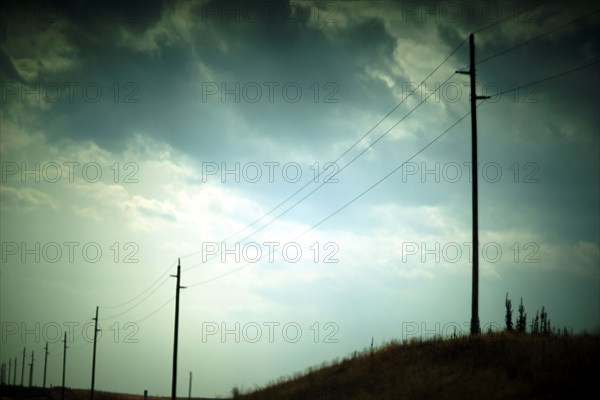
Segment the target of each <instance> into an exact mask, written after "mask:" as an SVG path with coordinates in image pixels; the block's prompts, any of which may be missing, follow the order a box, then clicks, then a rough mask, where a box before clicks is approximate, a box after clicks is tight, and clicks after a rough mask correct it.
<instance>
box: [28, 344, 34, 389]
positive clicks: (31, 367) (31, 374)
mask: <svg viewBox="0 0 600 400" xmlns="http://www.w3.org/2000/svg"><path fill="white" fill-rule="evenodd" d="M33 361H34V359H33V350H31V363H30V364H29V387H31V386H32V384H33Z"/></svg>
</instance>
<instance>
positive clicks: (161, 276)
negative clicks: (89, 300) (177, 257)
mask: <svg viewBox="0 0 600 400" xmlns="http://www.w3.org/2000/svg"><path fill="white" fill-rule="evenodd" d="M174 266H175V263H173V264H171V265H170V266H169V268H167V269H166V270H165V271H164V272H163V273H162V274H161V275H160V276H159V277H158V279H156V280H155V281H154V282H153V283H152V284H150V286H148V287H147V288H146V289H144V290H143V291H142V292H141V293H140V294H138V295H137V296H135V297H133V298H131V299H130V300H127V301H126V302H124V303H121V304H117V305H114V306H101V307H102V308H107V309H110V308H119V307H122V306H124V305H126V304H129V303H131V302H133V301H134V300H137V299H138V298H140V297H141V296H142V295H143V294H144V293H146V292H147V291H148V290H149V289H150V288H151V287H152V286H154V285H156V283H157V282H158V281H160V280H161V279H162V278H163V277H164V276H165V275H166V274H168V273H169V271H170V270H171V268H173V267H174ZM166 281H167V280H165V281H164V282H163V283H161V284H160V286H162V285H163V284H164V283H165V282H166ZM160 286H159V287H160ZM155 290H156V289H155ZM132 308H133V307H132Z"/></svg>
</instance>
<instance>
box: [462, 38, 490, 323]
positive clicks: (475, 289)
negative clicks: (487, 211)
mask: <svg viewBox="0 0 600 400" xmlns="http://www.w3.org/2000/svg"><path fill="white" fill-rule="evenodd" d="M469 61H470V67H469V72H466V71H456V73H458V74H467V75H469V77H470V78H471V164H472V169H471V172H472V182H473V191H472V204H473V248H472V250H473V281H472V295H471V335H477V334H479V333H480V327H479V234H478V232H479V218H478V214H479V212H478V200H477V100H479V99H489V98H490V97H489V96H477V94H476V93H475V37H474V35H473V34H472V33H471V35H470V36H469Z"/></svg>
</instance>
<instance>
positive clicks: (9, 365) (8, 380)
mask: <svg viewBox="0 0 600 400" xmlns="http://www.w3.org/2000/svg"><path fill="white" fill-rule="evenodd" d="M11 375H12V358H9V359H8V379H7V381H6V382H7V384H8V385H10V376H11Z"/></svg>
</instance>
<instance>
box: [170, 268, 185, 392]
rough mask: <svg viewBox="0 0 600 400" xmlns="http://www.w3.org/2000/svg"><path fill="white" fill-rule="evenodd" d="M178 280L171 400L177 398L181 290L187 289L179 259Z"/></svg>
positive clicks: (176, 276)
mask: <svg viewBox="0 0 600 400" xmlns="http://www.w3.org/2000/svg"><path fill="white" fill-rule="evenodd" d="M171 276H172V277H175V278H177V286H175V338H174V340H173V377H172V386H171V400H175V399H176V398H177V336H178V335H179V290H180V289H185V287H184V286H181V285H180V282H181V259H179V258H178V259H177V275H171Z"/></svg>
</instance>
